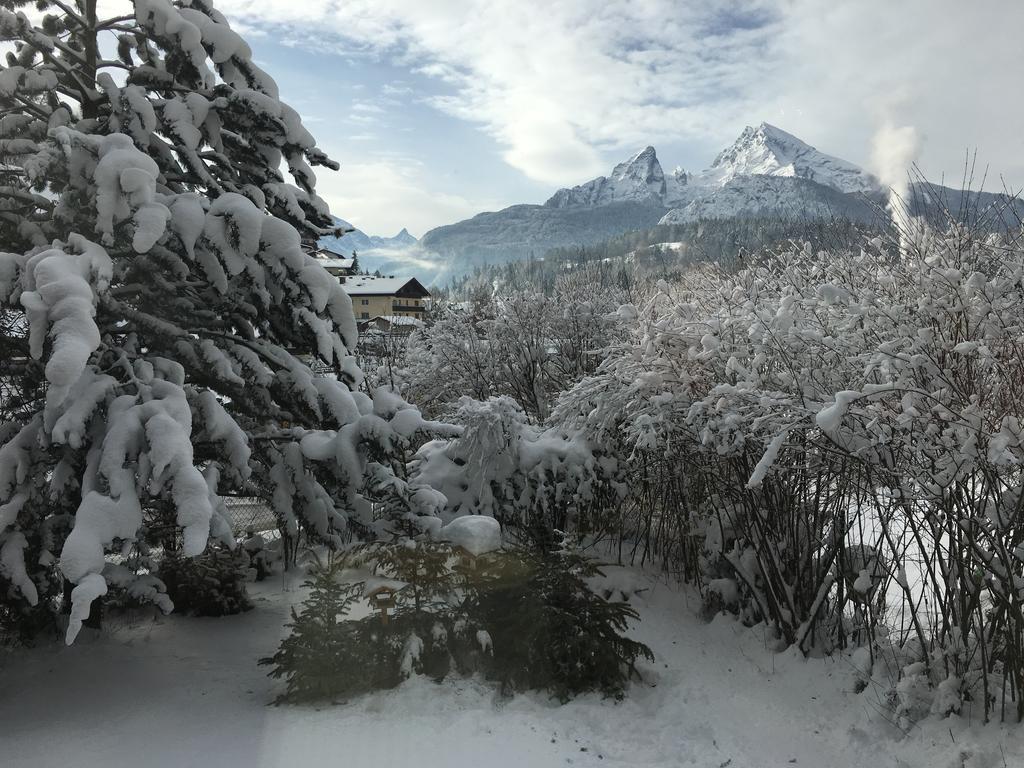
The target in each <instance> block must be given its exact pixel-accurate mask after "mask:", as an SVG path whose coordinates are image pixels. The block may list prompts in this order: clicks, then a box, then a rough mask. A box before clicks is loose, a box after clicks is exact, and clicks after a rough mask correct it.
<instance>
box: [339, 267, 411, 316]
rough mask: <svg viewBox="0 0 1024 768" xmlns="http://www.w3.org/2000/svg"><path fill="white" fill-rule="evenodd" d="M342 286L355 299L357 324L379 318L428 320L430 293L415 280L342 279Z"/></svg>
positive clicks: (369, 277)
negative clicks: (425, 318) (426, 318)
mask: <svg viewBox="0 0 1024 768" xmlns="http://www.w3.org/2000/svg"><path fill="white" fill-rule="evenodd" d="M341 283H342V288H344V289H345V292H346V293H347V294H348V295H349V296H350V297H351V298H352V311H353V312H354V313H355V316H356V321H357V322H361V321H366V320H371V319H373V318H375V317H411V318H416V319H418V320H423V318H424V317H426V314H427V303H428V301H429V300H430V291H428V290H427V289H426V288H424V287H423V284H422V283H421V282H420V281H419V280H417V279H416V278H415V277H394V276H389V277H376V276H374V275H351V276H347V277H343V278H341Z"/></svg>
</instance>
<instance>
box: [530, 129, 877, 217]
mask: <svg viewBox="0 0 1024 768" xmlns="http://www.w3.org/2000/svg"><path fill="white" fill-rule="evenodd" d="M779 179H798V180H803V181H804V182H810V183H808V184H803V185H801V184H788V183H786V182H782V181H778V180H779ZM822 187H824V188H825V189H824V190H823V189H822ZM828 191H834V192H838V193H840V194H842V195H879V194H881V193H882V191H883V188H882V184H881V182H880V181H879V180H878V179H877V178H876V177H875V176H873V175H872V174H870V173H868V172H867V171H865V170H863V169H862V168H859V167H858V166H856V165H854V164H853V163H850V162H847V161H846V160H841V159H840V158H838V157H833V156H832V155H828V154H825V153H824V152H821V151H819V150H817V149H816V148H814V147H812V146H811V145H810V144H807V143H806V142H803V141H801V140H800V139H798V138H797V137H796V136H793V135H792V134H790V133H787V132H786V131H784V130H782V129H781V128H776V127H775V126H774V125H769V124H768V123H761V124H760V125H758V126H756V127H752V126H747V127H746V128H744V129H743V132H742V133H741V134H740V135H739V137H738V138H737V139H736V141H735V142H733V144H731V145H730V146H729V147H726V148H725V149H723V150H722V151H721V152H720V153H719V154H718V156H717V157H716V158H715V160H714V162H713V163H712V164H711V166H710V167H709V168H707V169H705V170H704V171H701V172H700V173H696V174H688V173H686V172H685V171H683V170H682V169H681V168H677V169H676V170H675V171H674V172H673V173H672V174H671V175H667V176H666V174H665V173H664V171H663V170H662V167H661V163H660V162H659V160H658V156H657V152H656V151H655V149H654V147H646V148H645V149H643V150H641V151H640V152H638V153H636V154H635V155H633V156H632V157H631V158H629V159H628V160H626V161H625V162H622V163H619V164H618V165H617V166H615V169H614V170H613V171H612V174H611V176H607V177H605V176H599V177H598V178H596V179H592V180H591V181H588V182H587V183H585V184H581V185H579V186H576V187H571V188H569V189H560V190H558V192H556V193H555V194H554V195H553V196H552V197H551V198H550V199H549V200H548V201H547V203H545V205H547V206H551V207H556V208H569V207H573V206H600V205H607V204H609V203H613V202H621V201H634V202H652V203H657V204H660V205H663V206H665V207H667V208H671V209H672V210H670V211H669V213H667V214H666V215H665V217H663V219H662V221H661V223H665V224H678V223H683V222H684V221H687V220H692V219H696V218H702V217H703V218H725V217H728V216H737V215H752V214H759V213H767V212H769V211H786V210H788V212H789V213H790V215H793V216H794V217H806V216H826V215H827V214H828V209H827V203H828V197H829V195H828ZM766 194H767V198H766V197H765V195H766Z"/></svg>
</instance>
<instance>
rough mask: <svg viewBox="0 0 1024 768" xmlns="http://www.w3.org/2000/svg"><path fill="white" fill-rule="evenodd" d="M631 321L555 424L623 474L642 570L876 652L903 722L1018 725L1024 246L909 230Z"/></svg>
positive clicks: (622, 515)
mask: <svg viewBox="0 0 1024 768" xmlns="http://www.w3.org/2000/svg"><path fill="white" fill-rule="evenodd" d="M630 315H632V316H634V317H635V322H634V323H633V324H632V325H633V327H632V333H631V336H630V338H629V339H628V340H627V341H626V342H624V343H621V344H619V345H618V346H616V347H615V348H614V349H612V350H611V351H610V354H608V356H607V357H606V358H605V360H604V362H603V363H602V365H601V366H600V368H599V369H598V371H597V372H596V373H595V374H594V375H592V376H589V377H587V378H585V379H583V380H582V381H580V382H579V383H578V384H577V385H576V386H575V387H574V388H572V389H571V390H570V391H569V392H567V393H565V394H564V395H563V396H562V398H561V399H560V401H559V403H558V404H557V406H556V408H555V410H554V415H553V418H552V422H553V423H555V424H557V425H558V427H559V428H560V429H562V430H576V431H578V432H579V433H580V434H582V435H584V436H585V437H586V439H587V440H588V441H589V443H590V444H591V445H595V446H598V445H599V446H601V447H602V449H603V450H604V451H605V452H611V453H614V454H615V455H616V456H617V457H618V460H619V462H620V465H619V467H618V468H617V471H618V472H619V473H620V474H621V473H622V472H625V475H626V476H627V477H628V478H629V486H630V495H629V497H628V498H627V499H626V501H625V502H624V503H622V504H620V505H619V506H618V507H617V512H618V517H617V518H616V522H615V523H614V526H613V527H614V528H615V530H610V531H608V533H610V534H612V535H613V536H614V537H615V539H616V540H617V541H618V543H619V546H620V551H621V550H622V549H625V550H626V551H625V553H624V556H629V557H632V558H633V559H639V560H641V561H642V560H645V559H647V558H658V559H660V560H662V561H663V562H665V563H666V564H667V565H670V566H671V567H673V568H674V569H676V570H677V571H678V573H679V574H680V575H681V576H682V577H683V578H685V579H686V580H688V581H691V582H694V583H697V584H699V585H700V586H701V588H702V590H703V592H704V594H705V595H706V599H707V603H708V608H709V610H712V611H716V610H731V611H733V612H735V613H737V614H739V615H741V616H742V617H743V618H744V619H746V620H748V621H750V622H757V621H767V622H769V623H770V624H771V625H773V626H774V627H775V628H776V629H777V632H778V636H779V639H780V643H785V644H793V645H797V646H798V647H800V648H801V649H802V650H804V651H806V652H810V651H811V650H814V649H818V650H822V649H823V650H826V651H828V650H831V649H833V648H837V647H843V646H850V645H854V646H858V647H860V648H863V649H866V653H867V654H868V657H867V658H866V660H865V661H864V673H865V675H866V676H867V675H870V672H871V670H872V668H873V669H875V670H876V671H877V669H878V665H883V667H887V668H888V669H890V670H892V671H893V672H894V673H895V674H894V679H895V680H896V681H898V682H897V683H896V684H894V687H893V689H892V691H891V696H892V704H893V706H894V708H895V709H896V710H897V712H898V713H899V714H900V715H901V716H904V717H906V718H909V719H914V718H915V717H917V716H919V715H920V714H923V713H924V712H926V711H928V709H929V708H930V709H931V711H940V712H942V713H944V712H948V711H959V708H960V707H961V706H962V703H963V702H964V701H968V700H972V701H975V702H978V701H983V703H984V712H985V716H986V718H987V717H989V716H991V715H992V714H993V713H995V714H997V715H998V716H1000V717H1007V716H1011V715H1012V716H1013V717H1015V718H1018V719H1020V718H1022V717H1024V613H1022V606H1024V526H1022V525H1021V510H1022V507H1024V493H1022V482H1024V478H1022V474H1021V467H1022V464H1024V434H1022V430H1021V420H1022V419H1024V415H1022V413H1021V411H1022V410H1024V241H1022V240H1021V238H1020V237H1019V236H994V235H987V234H984V235H983V234H979V230H978V228H977V227H970V226H965V225H960V224H956V223H953V224H952V225H950V227H949V229H948V231H947V232H946V233H945V234H939V233H938V232H936V231H934V230H926V229H924V228H921V227H919V226H917V225H908V226H906V227H904V228H903V231H902V232H900V233H898V234H897V235H896V236H895V237H894V238H893V239H892V240H891V241H884V240H882V239H881V238H876V239H874V240H872V241H871V242H869V243H867V244H866V245H865V247H864V248H862V249H860V250H850V251H846V252H832V253H814V252H812V251H811V250H810V249H801V248H794V249H793V250H791V251H789V252H784V253H779V254H776V255H774V256H772V257H771V258H768V259H765V260H763V261H762V262H761V263H759V264H758V265H757V266H752V267H750V268H748V269H746V270H744V271H741V272H739V273H725V272H723V271H720V270H717V269H716V268H713V267H707V268H702V269H699V270H694V271H692V272H690V273H689V275H688V277H687V279H686V280H685V281H684V282H683V283H681V284H676V285H673V286H668V285H667V284H664V283H662V284H660V286H659V290H658V292H657V295H656V296H654V298H652V299H651V300H650V301H649V302H648V303H647V304H646V305H644V306H641V307H637V308H624V309H623V310H620V311H619V316H620V317H621V316H630ZM922 690H926V691H928V692H929V693H928V694H927V695H924V696H923V695H921V691H922Z"/></svg>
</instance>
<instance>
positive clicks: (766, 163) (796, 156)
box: [705, 123, 879, 192]
mask: <svg viewBox="0 0 1024 768" xmlns="http://www.w3.org/2000/svg"><path fill="white" fill-rule="evenodd" d="M705 175H706V176H707V177H708V181H710V182H712V183H715V184H717V185H718V186H724V185H725V184H727V183H729V182H730V181H731V180H732V179H734V178H736V177H737V176H795V177H798V178H802V179H807V180H809V181H815V182H817V183H819V184H823V185H825V186H827V187H831V188H833V189H836V190H839V191H840V192H872V191H876V190H877V189H878V188H879V183H878V180H877V179H876V178H875V177H874V176H872V175H871V174H869V173H867V172H866V171H864V170H862V169H861V168H858V167H857V166H856V165H854V164H853V163H848V162H846V161H845V160H840V159H839V158H838V157H833V156H832V155H826V154H825V153H824V152H819V151H818V150H817V149H815V148H814V147H812V146H811V145H810V144H807V143H805V142H803V141H801V140H800V139H798V138H797V137H796V136H794V135H792V134H791V133H787V132H786V131H784V130H782V129H781V128H777V127H775V126H774V125H770V124H769V123H761V124H760V125H758V126H756V127H752V126H749V125H748V126H747V127H746V128H744V129H743V132H742V133H740V135H739V138H737V139H736V141H735V142H733V144H732V145H731V146H730V147H728V148H726V149H724V150H722V151H721V152H720V153H719V154H718V157H716V158H715V161H714V162H713V163H712V164H711V168H710V169H709V170H708V171H706V172H705Z"/></svg>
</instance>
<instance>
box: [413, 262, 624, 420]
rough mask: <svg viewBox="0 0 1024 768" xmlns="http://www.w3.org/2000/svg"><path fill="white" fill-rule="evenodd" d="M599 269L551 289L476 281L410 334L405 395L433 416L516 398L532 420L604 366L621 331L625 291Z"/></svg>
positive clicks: (575, 274)
mask: <svg viewBox="0 0 1024 768" xmlns="http://www.w3.org/2000/svg"><path fill="white" fill-rule="evenodd" d="M606 278H607V275H605V274H604V272H603V271H600V270H580V271H577V272H572V273H569V274H566V275H562V276H560V277H559V278H558V279H557V280H556V281H555V282H554V285H552V286H550V290H549V291H546V292H545V291H542V290H540V289H539V288H537V287H524V288H517V289H510V288H503V287H497V288H495V287H492V286H490V285H488V284H486V283H485V284H482V285H481V284H479V283H473V284H471V285H470V286H469V287H468V289H467V290H466V294H467V300H466V301H463V302H456V303H449V304H446V305H445V306H443V307H442V308H441V309H440V311H438V312H436V313H435V314H434V317H433V318H432V322H431V323H430V324H429V325H428V326H427V327H426V328H424V329H422V330H419V331H417V332H415V333H413V334H412V336H411V338H410V339H409V343H408V345H407V348H406V349H405V352H404V356H403V361H402V364H401V365H400V366H398V369H397V370H396V372H395V380H396V381H397V383H398V385H399V389H400V391H402V392H403V394H405V395H406V396H407V397H408V398H409V399H410V401H412V402H415V403H417V404H418V405H420V406H421V407H423V408H424V409H425V410H426V411H427V412H428V413H442V412H444V411H445V410H446V409H447V408H449V407H451V406H452V405H453V404H454V403H455V402H457V401H458V400H459V398H461V397H464V396H468V397H472V398H474V399H476V400H486V399H488V398H489V397H492V396H505V397H510V398H512V399H513V400H515V401H516V403H518V404H519V406H520V408H522V409H523V411H524V412H525V413H526V414H527V415H528V416H529V418H530V419H531V420H533V421H534V422H541V421H543V420H544V419H546V418H547V416H548V415H549V413H550V411H551V406H552V404H553V403H554V401H555V399H556V398H557V396H558V393H559V392H561V391H563V390H565V389H568V388H569V387H570V386H572V384H574V383H575V382H576V381H578V380H579V379H580V378H582V377H583V376H585V375H587V374H588V373H592V372H593V371H594V370H595V369H596V368H597V365H598V364H599V362H600V359H601V358H600V352H601V350H603V349H604V348H605V347H607V346H608V344H609V343H610V342H611V341H612V340H613V339H615V338H617V337H618V333H619V330H620V320H619V318H618V316H617V315H615V309H616V307H617V306H618V305H619V304H621V303H622V301H623V300H624V298H623V296H622V295H621V292H620V291H619V290H618V289H617V288H615V287H614V286H609V285H608V284H607V282H606Z"/></svg>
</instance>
